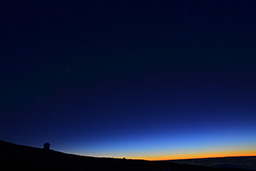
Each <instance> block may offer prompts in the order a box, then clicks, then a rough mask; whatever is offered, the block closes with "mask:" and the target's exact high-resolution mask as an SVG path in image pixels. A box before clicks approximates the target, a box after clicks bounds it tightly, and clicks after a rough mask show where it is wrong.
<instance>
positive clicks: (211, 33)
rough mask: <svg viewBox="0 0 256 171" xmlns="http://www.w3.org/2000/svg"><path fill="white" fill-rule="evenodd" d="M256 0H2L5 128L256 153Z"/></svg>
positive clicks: (122, 152) (101, 147) (11, 137)
mask: <svg viewBox="0 0 256 171" xmlns="http://www.w3.org/2000/svg"><path fill="white" fill-rule="evenodd" d="M255 5H256V4H255V2H253V1H247V0H243V1H237V0H234V1H217V0H209V1H203V0H202V1H193V2H192V1H189V0H179V1H178V0H177V1H156V0H155V1H153V0H147V1H139V2H138V1H136V2H135V1H134V2H132V1H127V2H126V1H122V2H116V1H93V2H92V1H75V2H74V1H51V2H46V1H41V0H39V1H32V0H31V1H30V0H25V1H7V0H6V1H1V3H0V25H1V27H0V37H1V38H0V47H1V51H0V56H1V57H0V69H1V72H0V73H1V84H0V93H1V96H0V100H1V103H0V116H1V119H0V139H1V140H5V141H9V142H13V143H16V144H22V145H28V146H33V147H40V148H41V147H43V144H44V143H45V142H49V143H50V144H51V148H52V149H54V150H58V151H63V152H67V153H74V154H80V155H86V156H104V157H126V158H140V159H147V160H163V159H183V158H200V157H222V156H242V155H256V134H255V132H256V124H255V122H256V105H255V104H256V88H255V87H256V67H255V66H256V59H255V57H256V47H255V46H256V22H255V17H256V12H255Z"/></svg>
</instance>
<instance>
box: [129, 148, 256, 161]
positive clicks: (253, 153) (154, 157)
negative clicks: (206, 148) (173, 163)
mask: <svg viewBox="0 0 256 171" xmlns="http://www.w3.org/2000/svg"><path fill="white" fill-rule="evenodd" d="M235 156H237V157H238V156H256V150H238V151H223V152H201V153H186V154H171V155H152V156H138V157H127V158H130V159H144V160H179V159H196V158H214V157H235Z"/></svg>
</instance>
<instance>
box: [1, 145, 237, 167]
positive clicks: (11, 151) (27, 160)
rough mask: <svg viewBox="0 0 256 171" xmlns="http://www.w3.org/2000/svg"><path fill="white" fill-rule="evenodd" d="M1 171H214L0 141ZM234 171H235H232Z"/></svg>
mask: <svg viewBox="0 0 256 171" xmlns="http://www.w3.org/2000/svg"><path fill="white" fill-rule="evenodd" d="M0 164H1V167H2V168H1V170H26V171H27V170H31V171H32V170H33V171H34V170H47V171H48V170H61V171H63V170H72V171H76V170H86V171H88V170H92V171H96V170H99V171H102V170H104V171H129V170H130V171H163V170H168V169H169V170H172V171H175V170H179V171H180V170H189V171H191V170H197V171H200V170H202V171H205V170H209V171H211V170H212V171H216V170H217V171H218V170H234V169H217V168H211V167H201V166H191V165H184V164H175V163H171V162H160V161H145V160H129V159H126V160H124V159H113V158H96V157H84V156H78V155H72V154H65V153H61V152H57V151H54V150H44V149H39V148H33V147H28V146H21V145H16V144H12V143H8V142H4V141H0ZM235 170H236V169H235Z"/></svg>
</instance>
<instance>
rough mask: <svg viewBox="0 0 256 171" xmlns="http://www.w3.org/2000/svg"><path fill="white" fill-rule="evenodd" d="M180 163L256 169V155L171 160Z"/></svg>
mask: <svg viewBox="0 0 256 171" xmlns="http://www.w3.org/2000/svg"><path fill="white" fill-rule="evenodd" d="M170 161H171V162H175V163H179V164H189V165H198V166H209V167H216V168H223V167H228V168H239V169H251V170H256V156H250V157H222V158H204V159H188V160H170Z"/></svg>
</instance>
